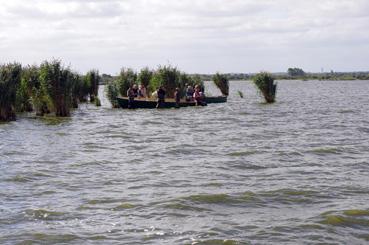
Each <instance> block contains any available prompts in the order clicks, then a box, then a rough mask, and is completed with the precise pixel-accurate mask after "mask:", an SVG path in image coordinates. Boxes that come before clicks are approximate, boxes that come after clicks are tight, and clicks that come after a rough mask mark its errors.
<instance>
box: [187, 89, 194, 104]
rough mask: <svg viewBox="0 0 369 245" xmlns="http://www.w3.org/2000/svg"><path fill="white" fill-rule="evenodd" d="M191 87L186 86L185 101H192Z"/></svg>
mask: <svg viewBox="0 0 369 245" xmlns="http://www.w3.org/2000/svg"><path fill="white" fill-rule="evenodd" d="M193 93H194V91H193V87H192V86H190V85H188V86H187V88H186V101H187V102H188V101H192V100H193V97H192V96H193Z"/></svg>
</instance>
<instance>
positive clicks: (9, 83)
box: [0, 63, 22, 121]
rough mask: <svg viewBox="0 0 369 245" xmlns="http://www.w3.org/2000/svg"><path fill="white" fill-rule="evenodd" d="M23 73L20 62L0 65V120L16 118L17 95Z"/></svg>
mask: <svg viewBox="0 0 369 245" xmlns="http://www.w3.org/2000/svg"><path fill="white" fill-rule="evenodd" d="M21 75H22V66H21V65H20V64H18V63H12V64H7V65H2V66H0V121H12V120H15V117H16V116H15V106H16V96H17V89H18V87H19V85H20V82H21Z"/></svg>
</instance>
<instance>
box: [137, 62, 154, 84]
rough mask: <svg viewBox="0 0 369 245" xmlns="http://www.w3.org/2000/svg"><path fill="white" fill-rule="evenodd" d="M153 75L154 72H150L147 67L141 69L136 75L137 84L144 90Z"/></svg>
mask: <svg viewBox="0 0 369 245" xmlns="http://www.w3.org/2000/svg"><path fill="white" fill-rule="evenodd" d="M153 74H154V72H153V71H152V70H150V69H149V68H148V67H145V68H143V69H141V71H140V73H139V74H138V76H137V82H138V83H139V84H141V85H143V86H145V88H148V87H149V84H150V80H151V78H152V76H153Z"/></svg>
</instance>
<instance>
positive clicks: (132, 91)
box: [127, 84, 206, 109]
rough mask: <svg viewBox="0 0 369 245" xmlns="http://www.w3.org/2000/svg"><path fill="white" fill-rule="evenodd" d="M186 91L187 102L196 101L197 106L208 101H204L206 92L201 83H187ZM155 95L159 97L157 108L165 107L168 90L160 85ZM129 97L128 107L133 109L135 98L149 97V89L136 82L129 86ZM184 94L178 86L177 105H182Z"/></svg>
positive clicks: (175, 94) (175, 95)
mask: <svg viewBox="0 0 369 245" xmlns="http://www.w3.org/2000/svg"><path fill="white" fill-rule="evenodd" d="M185 86H186V93H185V96H184V97H185V100H186V102H195V103H196V105H197V106H200V105H201V106H203V105H205V104H206V103H205V102H204V98H205V94H204V88H203V87H201V86H200V85H196V86H195V87H192V86H191V85H188V84H186V85H185ZM152 96H153V97H156V98H157V105H156V108H163V107H165V97H166V90H165V88H164V87H163V86H160V87H159V88H158V89H157V90H156V91H155V92H154V93H153V94H152ZM127 97H128V108H129V109H133V108H134V100H135V98H138V99H143V98H147V97H148V96H147V90H146V88H145V86H143V85H140V87H138V86H137V84H134V85H132V86H130V87H129V89H128V90H127ZM181 98H182V94H181V90H180V89H179V88H178V87H177V88H176V89H175V92H174V99H175V102H176V107H177V108H179V107H180V102H181Z"/></svg>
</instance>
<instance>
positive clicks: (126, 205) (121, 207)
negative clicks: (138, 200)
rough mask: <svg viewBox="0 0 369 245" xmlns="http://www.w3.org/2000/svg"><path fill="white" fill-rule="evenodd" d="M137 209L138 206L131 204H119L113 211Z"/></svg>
mask: <svg viewBox="0 0 369 245" xmlns="http://www.w3.org/2000/svg"><path fill="white" fill-rule="evenodd" d="M135 207H137V206H136V205H133V204H131V203H122V204H119V205H118V206H116V207H114V208H113V209H112V210H113V211H122V210H127V209H133V208H135Z"/></svg>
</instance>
